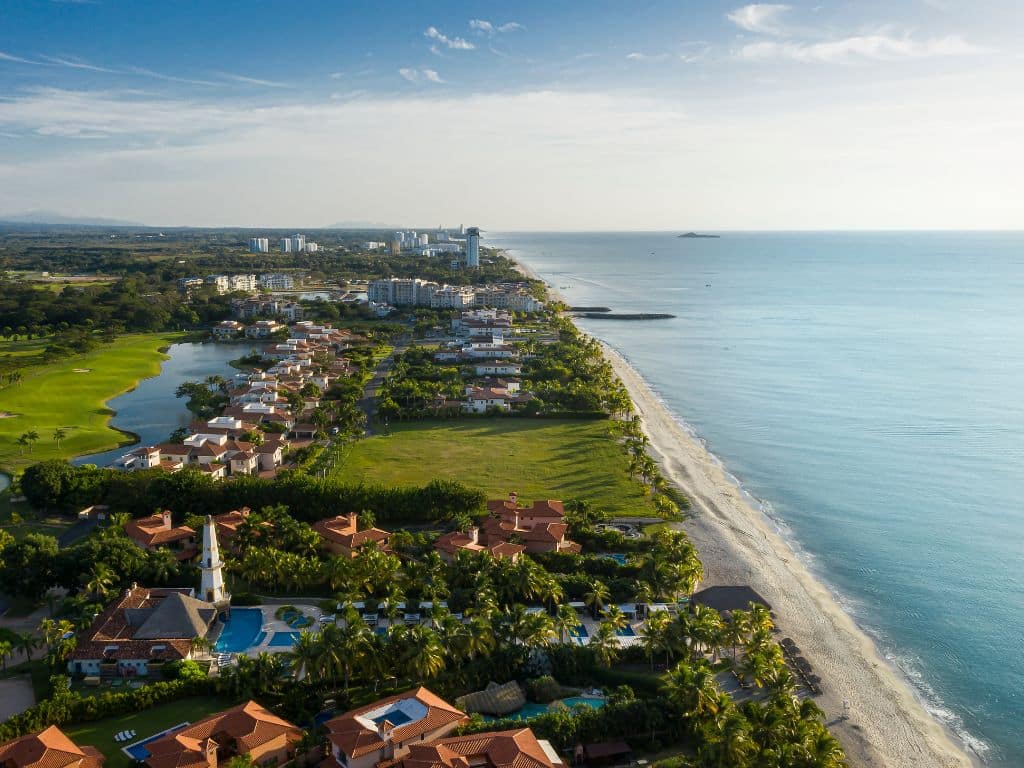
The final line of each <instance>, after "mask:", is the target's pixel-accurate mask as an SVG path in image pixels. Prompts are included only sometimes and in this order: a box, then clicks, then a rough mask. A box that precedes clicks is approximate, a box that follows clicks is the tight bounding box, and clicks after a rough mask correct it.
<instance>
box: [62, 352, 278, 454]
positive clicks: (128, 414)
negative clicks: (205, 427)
mask: <svg viewBox="0 0 1024 768" xmlns="http://www.w3.org/2000/svg"><path fill="white" fill-rule="evenodd" d="M259 347H260V345H259V344H255V343H244V342H243V343H228V344H224V343H221V344H215V343H213V342H197V341H194V342H188V343H185V344H173V345H171V347H170V349H168V350H167V354H168V355H170V358H169V359H167V360H164V362H163V365H162V366H161V368H160V373H159V374H158V375H156V376H154V377H152V378H149V379H145V380H143V381H140V382H139V384H138V386H137V387H136V388H135V389H133V390H132V391H131V392H125V393H124V394H123V395H118V396H117V397H115V398H114V399H112V400H110V401H109V402H108V403H107V405H108V406H109V407H110V408H111V410H113V411H114V412H115V415H114V417H113V418H112V419H111V421H110V425H111V426H112V427H114V428H116V429H120V430H123V431H125V432H131V433H133V434H135V435H138V438H139V440H138V441H137V442H136V443H133V444H132V445H137V444H138V442H141V443H142V444H144V445H156V444H158V443H165V442H167V438H168V436H169V435H170V434H171V432H173V431H174V430H175V429H177V428H178V427H186V426H188V425H189V424H191V423H192V414H191V413H190V412H189V410H188V409H187V408H186V407H185V401H184V400H179V399H178V398H176V397H175V396H174V390H176V389H177V388H178V387H179V385H181V384H182V383H184V382H186V381H199V380H202V379H205V378H206V377H207V376H214V375H219V376H224V377H225V378H227V377H229V376H233V375H235V374H236V373H238V371H237V370H236V369H234V368H232V367H231V366H230V365H228V362H229V361H231V360H237V359H238V358H240V357H244V356H245V355H248V354H250V353H251V352H253V351H254V350H256V349H259ZM129 450H131V446H128V445H125V446H121V447H120V448H114V449H113V450H110V451H104V452H102V453H93V454H89V455H86V456H79V457H77V458H75V459H73V460H72V462H71V463H72V464H76V465H81V464H96V465H97V466H100V467H104V466H107V465H108V464H110V463H111V462H112V461H114V460H115V459H117V458H119V457H121V456H123V455H124V454H125V453H127V452H128V451H129Z"/></svg>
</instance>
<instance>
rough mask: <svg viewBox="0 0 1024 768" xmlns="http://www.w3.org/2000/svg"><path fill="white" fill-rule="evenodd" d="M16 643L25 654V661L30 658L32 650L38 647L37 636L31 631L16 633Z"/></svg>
mask: <svg viewBox="0 0 1024 768" xmlns="http://www.w3.org/2000/svg"><path fill="white" fill-rule="evenodd" d="M16 645H17V646H18V650H20V651H21V652H22V653H23V654H25V661H28V660H29V659H31V658H32V652H33V651H35V649H36V648H38V647H39V638H38V637H36V636H35V635H34V634H32V633H31V632H22V633H20V634H19V635H18V638H17V642H16Z"/></svg>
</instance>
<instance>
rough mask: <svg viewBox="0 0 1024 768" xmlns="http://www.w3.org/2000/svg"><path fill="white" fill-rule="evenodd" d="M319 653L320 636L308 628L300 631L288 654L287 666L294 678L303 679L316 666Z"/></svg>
mask: <svg viewBox="0 0 1024 768" xmlns="http://www.w3.org/2000/svg"><path fill="white" fill-rule="evenodd" d="M320 653H321V647H320V636H319V635H317V634H315V633H313V632H310V631H309V630H303V631H302V632H300V633H299V637H298V639H296V641H295V643H294V644H293V645H292V649H291V651H290V652H289V654H288V659H289V666H290V668H291V670H292V673H293V674H294V675H295V679H296V680H303V679H305V677H306V675H308V674H310V673H311V672H313V671H314V670H315V669H316V668H317V665H318V663H319V661H320Z"/></svg>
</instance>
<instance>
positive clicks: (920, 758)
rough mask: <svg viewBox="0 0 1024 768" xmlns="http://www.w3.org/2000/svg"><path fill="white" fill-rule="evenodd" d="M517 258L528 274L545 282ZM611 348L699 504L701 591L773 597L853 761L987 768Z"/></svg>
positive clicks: (681, 483)
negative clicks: (749, 590) (749, 591)
mask: <svg viewBox="0 0 1024 768" xmlns="http://www.w3.org/2000/svg"><path fill="white" fill-rule="evenodd" d="M517 263H518V266H519V267H520V269H521V271H522V272H523V274H525V275H527V276H529V277H532V278H535V279H538V280H539V279H542V278H541V277H540V276H539V275H537V274H536V273H535V272H534V271H533V270H532V269H531V268H530V267H529V266H528V265H525V264H523V263H522V262H521V261H519V262H517ZM552 293H553V294H554V295H555V296H556V297H557V296H558V294H557V291H553V290H552ZM603 346H604V350H605V355H606V356H607V358H608V360H609V362H611V364H612V366H613V367H614V369H615V372H616V374H617V375H618V377H619V378H620V380H621V381H622V383H623V384H624V385H625V386H626V389H627V390H628V391H629V395H630V397H631V398H632V400H633V404H634V406H635V408H636V411H637V413H638V414H639V415H640V417H641V419H642V421H643V427H644V431H645V433H646V434H647V437H648V439H649V440H650V447H649V448H650V453H651V456H652V457H653V458H654V459H655V460H657V462H658V464H659V465H660V467H661V469H662V472H663V473H664V474H665V477H666V478H667V479H669V481H671V482H673V483H674V484H676V485H677V486H678V487H679V488H680V490H682V491H683V493H685V494H686V495H687V497H689V498H690V500H691V501H692V503H693V510H692V513H693V514H692V517H690V519H688V520H687V521H686V522H685V523H683V524H681V527H682V528H683V529H684V530H686V532H687V533H688V534H689V536H690V538H691V539H692V541H693V542H694V544H695V545H696V547H697V549H698V551H699V553H700V557H701V561H702V562H703V563H704V570H705V578H704V581H703V582H702V583H701V585H700V587H701V588H703V587H708V586H715V585H728V584H747V585H750V586H751V587H753V588H754V589H755V590H757V592H758V593H760V594H761V595H762V596H763V597H764V598H765V599H766V600H767V601H768V602H769V603H771V606H772V610H773V611H774V613H775V616H776V619H777V624H778V626H779V628H780V631H781V636H785V637H791V638H793V640H794V641H795V642H796V643H797V645H799V646H800V648H801V650H802V651H803V655H804V656H805V657H806V658H807V660H808V661H809V662H810V663H811V665H812V666H813V667H814V670H815V672H816V673H817V674H818V675H820V676H821V678H822V684H821V687H822V695H821V696H820V697H818V698H817V699H816V702H817V704H818V706H820V707H821V708H822V710H824V712H825V715H826V722H827V723H828V724H829V729H830V730H831V731H832V733H833V734H834V735H835V736H836V738H838V739H839V740H840V742H841V743H842V745H843V748H844V749H845V750H846V754H847V758H848V762H849V763H850V765H851V766H855V767H856V768H868V767H869V766H870V767H871V768H876V767H881V766H885V767H886V768H954V767H956V768H967V767H968V766H976V765H979V764H980V762H979V761H977V760H975V759H972V758H971V757H969V756H968V754H967V753H966V752H965V751H964V749H963V748H962V747H961V746H960V745H959V744H958V743H957V742H956V741H955V740H954V738H953V737H952V736H951V735H950V733H949V732H948V731H947V730H946V729H945V728H943V727H942V726H941V725H940V724H939V723H938V722H937V721H936V720H935V719H934V718H933V717H932V716H931V715H930V714H929V713H928V712H927V711H926V710H925V708H924V706H923V705H922V704H921V702H920V701H919V700H918V699H917V698H916V696H915V694H914V692H913V690H912V689H911V688H910V685H909V684H908V683H907V682H906V680H905V679H904V678H903V677H902V675H901V674H900V673H899V671H898V670H896V669H895V668H894V667H892V666H891V665H890V664H889V663H888V662H886V661H885V660H884V659H883V658H882V657H881V656H880V654H879V653H878V650H877V648H876V647H875V645H874V643H873V642H872V640H871V639H870V638H869V637H868V636H867V635H866V634H865V633H864V632H863V631H862V630H861V629H860V628H859V627H857V625H856V624H855V623H854V622H853V620H852V619H851V618H850V617H849V616H848V615H847V614H846V613H845V612H844V611H843V609H842V608H841V607H840V606H839V604H838V603H837V602H836V600H835V599H834V598H833V596H832V595H831V593H830V592H829V591H828V590H827V589H826V588H825V587H824V586H823V585H822V584H821V583H820V582H819V581H818V580H817V579H816V578H815V577H814V576H813V575H812V574H811V573H810V571H808V570H807V568H806V567H805V566H804V565H803V563H802V562H801V561H800V560H799V558H798V557H797V556H796V555H795V554H794V552H793V550H792V548H791V547H790V546H789V545H788V544H787V543H786V541H785V540H784V539H783V538H782V537H781V536H779V535H778V534H777V533H776V531H775V530H774V528H773V526H772V525H771V522H770V521H769V520H768V519H766V518H765V516H764V514H763V513H762V512H761V511H760V510H758V509H756V508H755V507H754V506H753V505H752V504H751V503H750V502H749V501H748V499H747V497H746V496H745V495H744V494H743V492H742V491H741V490H740V488H739V487H738V486H737V485H736V483H735V482H734V481H733V479H732V478H730V476H729V475H728V474H727V473H726V471H725V470H724V469H723V467H722V465H721V463H720V462H719V461H718V460H717V459H716V458H715V457H714V456H712V455H711V454H710V453H709V452H708V451H707V449H706V448H705V447H704V446H703V444H702V443H701V442H700V441H699V440H698V439H697V438H696V437H694V436H693V435H692V434H690V433H689V432H688V431H687V430H686V429H684V428H683V426H682V425H681V424H680V423H679V421H677V420H676V418H675V417H673V415H672V414H671V413H670V412H669V410H668V409H667V408H666V407H665V406H664V404H663V403H662V402H661V401H660V400H658V398H657V396H656V395H655V394H654V393H653V392H652V391H651V389H650V387H648V385H647V382H645V381H644V380H643V378H642V377H641V376H640V374H639V373H638V372H637V371H636V370H635V369H634V368H633V367H632V365H630V364H629V362H628V361H627V360H626V359H625V358H623V357H622V355H621V354H619V353H618V352H617V351H616V350H614V349H612V348H611V347H609V346H608V345H607V344H605V345H603ZM844 701H845V702H848V703H849V719H848V720H843V719H842V715H843V702H844Z"/></svg>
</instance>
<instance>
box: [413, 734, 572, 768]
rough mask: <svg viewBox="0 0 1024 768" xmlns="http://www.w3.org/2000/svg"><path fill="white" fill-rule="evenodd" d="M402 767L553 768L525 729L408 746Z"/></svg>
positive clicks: (546, 755) (552, 763)
mask: <svg viewBox="0 0 1024 768" xmlns="http://www.w3.org/2000/svg"><path fill="white" fill-rule="evenodd" d="M397 763H398V764H399V765H401V766H402V768H469V767H470V766H473V768H483V767H484V766H486V768H556V766H561V765H562V763H561V761H559V762H558V763H555V762H553V761H552V759H551V758H550V757H549V756H548V754H547V753H546V752H545V751H544V748H543V747H541V745H540V742H538V741H537V737H536V736H534V735H533V731H531V730H530V729H529V728H521V729H519V730H517V731H492V732H490V733H476V734H472V735H469V736H456V737H453V738H449V739H438V740H436V741H433V742H429V743H427V744H411V745H409V754H408V755H406V756H405V757H403V758H402V759H401V760H399V761H397Z"/></svg>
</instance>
